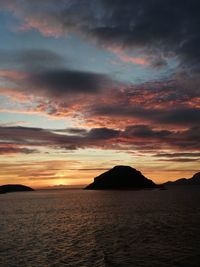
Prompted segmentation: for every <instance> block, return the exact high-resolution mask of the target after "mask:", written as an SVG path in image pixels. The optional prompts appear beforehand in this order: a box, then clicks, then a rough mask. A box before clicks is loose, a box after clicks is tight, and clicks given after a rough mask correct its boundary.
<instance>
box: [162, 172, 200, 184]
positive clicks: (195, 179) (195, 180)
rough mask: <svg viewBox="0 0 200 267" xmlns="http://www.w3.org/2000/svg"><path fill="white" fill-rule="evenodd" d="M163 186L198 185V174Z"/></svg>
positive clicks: (199, 181)
mask: <svg viewBox="0 0 200 267" xmlns="http://www.w3.org/2000/svg"><path fill="white" fill-rule="evenodd" d="M164 185H200V172H197V173H196V174H194V175H193V176H192V178H189V179H186V178H181V179H178V180H176V181H174V182H172V181H169V182H167V183H165V184H164Z"/></svg>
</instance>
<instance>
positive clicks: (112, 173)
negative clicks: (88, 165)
mask: <svg viewBox="0 0 200 267" xmlns="http://www.w3.org/2000/svg"><path fill="white" fill-rule="evenodd" d="M148 188H159V186H158V185H156V184H155V183H154V182H153V181H151V180H150V179H147V178H146V177H145V176H143V175H142V173H141V172H140V171H137V170H136V169H134V168H132V167H129V166H121V165H120V166H115V167H114V168H112V169H110V170H109V171H106V172H104V173H103V174H101V175H99V176H97V177H96V178H94V182H93V183H91V184H89V185H88V186H86V188H85V189H88V190H134V189H135V190H137V189H148Z"/></svg>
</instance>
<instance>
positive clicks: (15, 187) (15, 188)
mask: <svg viewBox="0 0 200 267" xmlns="http://www.w3.org/2000/svg"><path fill="white" fill-rule="evenodd" d="M24 191H34V189H33V188H31V187H28V186H25V185H20V184H6V185H1V186H0V194H5V193H11V192H24Z"/></svg>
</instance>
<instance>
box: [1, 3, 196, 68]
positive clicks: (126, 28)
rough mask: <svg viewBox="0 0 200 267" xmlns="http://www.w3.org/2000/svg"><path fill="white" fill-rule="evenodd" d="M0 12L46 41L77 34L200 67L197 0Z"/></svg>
mask: <svg viewBox="0 0 200 267" xmlns="http://www.w3.org/2000/svg"><path fill="white" fill-rule="evenodd" d="M0 7H1V8H3V9H6V10H9V11H10V12H12V13H13V14H14V15H15V16H18V17H19V18H20V19H21V20H22V24H21V25H20V26H19V27H18V28H20V29H21V30H27V29H37V30H39V31H40V32H41V33H42V34H44V35H46V36H55V37H57V36H60V35H65V34H67V33H69V32H73V33H74V32H75V33H76V34H79V35H80V36H83V37H84V38H86V39H88V38H90V39H93V40H96V41H98V42H99V43H100V44H102V45H104V46H107V45H108V46H110V45H113V44H114V45H118V46H120V47H125V48H138V47H139V48H141V49H143V51H146V53H148V54H155V55H164V56H165V57H171V56H178V57H179V59H180V60H181V62H182V63H184V64H187V65H190V66H195V67H198V66H199V58H200V52H199V49H198V48H199V45H200V31H199V25H200V21H199V8H200V3H199V1H198V0H186V1H181V0H178V1H175V2H173V3H172V2H171V1H170V0H163V1H160V0H155V1H149V0H125V1H122V0H116V1H109V0H95V1H90V0H83V1H80V0H73V1H67V0H64V1H59V2H58V1H56V0H49V1H48V2H46V1H45V2H43V3H41V1H39V0H35V1H34V3H33V1H31V0H27V1H25V2H23V5H21V2H20V1H19V0H12V1H11V0H10V1H8V0H2V1H1V3H0Z"/></svg>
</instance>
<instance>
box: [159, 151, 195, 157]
mask: <svg viewBox="0 0 200 267" xmlns="http://www.w3.org/2000/svg"><path fill="white" fill-rule="evenodd" d="M154 157H161V158H163V157H165V158H178V157H189V158H193V157H194V158H196V157H200V153H199V152H189V153H187V152H176V153H158V154H155V155H154Z"/></svg>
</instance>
